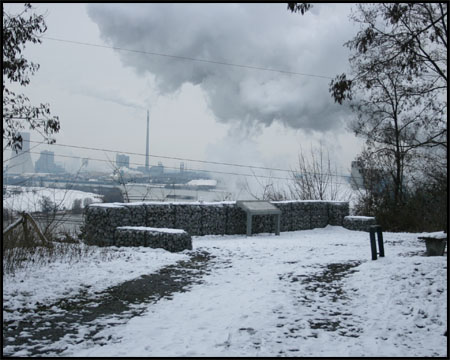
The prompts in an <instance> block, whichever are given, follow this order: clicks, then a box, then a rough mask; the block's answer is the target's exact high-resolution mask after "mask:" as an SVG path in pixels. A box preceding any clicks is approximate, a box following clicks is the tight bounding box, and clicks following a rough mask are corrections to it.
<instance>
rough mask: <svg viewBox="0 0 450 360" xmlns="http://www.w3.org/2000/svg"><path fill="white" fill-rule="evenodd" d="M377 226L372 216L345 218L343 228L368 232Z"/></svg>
mask: <svg viewBox="0 0 450 360" xmlns="http://www.w3.org/2000/svg"><path fill="white" fill-rule="evenodd" d="M371 225H376V221H375V218H374V217H372V216H345V217H344V221H343V224H342V226H343V227H345V228H346V229H349V230H357V231H367V232H369V230H370V226H371Z"/></svg>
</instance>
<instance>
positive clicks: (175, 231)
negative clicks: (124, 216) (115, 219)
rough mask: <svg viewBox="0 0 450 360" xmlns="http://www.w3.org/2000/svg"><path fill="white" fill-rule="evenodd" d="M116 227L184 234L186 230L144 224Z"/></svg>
mask: <svg viewBox="0 0 450 360" xmlns="http://www.w3.org/2000/svg"><path fill="white" fill-rule="evenodd" d="M117 229H120V230H137V231H150V232H160V233H167V234H185V233H186V231H184V230H182V229H169V228H154V227H146V226H119V227H117Z"/></svg>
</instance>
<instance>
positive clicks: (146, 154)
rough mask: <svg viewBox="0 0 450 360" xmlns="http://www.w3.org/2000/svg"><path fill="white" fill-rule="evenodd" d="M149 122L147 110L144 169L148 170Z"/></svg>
mask: <svg viewBox="0 0 450 360" xmlns="http://www.w3.org/2000/svg"><path fill="white" fill-rule="evenodd" d="M149 122H150V117H149V113H148V110H147V141H146V145H145V146H146V147H145V171H146V172H148V132H149Z"/></svg>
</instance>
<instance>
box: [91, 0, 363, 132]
mask: <svg viewBox="0 0 450 360" xmlns="http://www.w3.org/2000/svg"><path fill="white" fill-rule="evenodd" d="M314 7H315V9H314V11H313V12H308V13H307V14H305V15H304V16H301V15H299V14H292V13H290V12H289V11H288V10H287V9H286V4H168V3H167V4H105V3H103V4H89V5H88V6H87V9H88V14H89V16H90V18H91V19H92V20H93V21H94V22H95V23H96V24H97V25H98V27H99V29H100V33H101V36H102V38H103V39H104V40H105V41H106V42H107V43H109V44H111V45H113V46H115V47H120V48H126V49H136V50H140V51H146V52H155V53H163V54H171V55H179V56H184V57H191V58H196V59H210V60H213V61H219V62H229V63H234V64H244V65H249V66H254V67H264V68H270V69H281V70H287V71H293V72H301V73H311V74H317V75H325V76H330V77H333V76H334V75H335V74H338V73H340V72H343V71H345V70H346V61H347V53H346V50H345V49H344V48H343V47H342V44H343V43H344V42H345V41H347V40H349V39H350V38H351V35H352V34H353V31H354V30H353V29H352V28H351V26H350V24H348V21H347V19H346V16H347V15H346V14H347V13H348V10H349V7H348V6H347V5H344V4H324V5H320V4H316V5H314ZM119 53H120V57H121V61H122V62H123V63H124V64H125V65H126V66H130V67H132V68H134V69H135V71H136V72H137V73H139V74H145V73H147V72H148V73H151V74H153V75H154V76H155V81H156V84H157V86H158V89H159V91H160V92H161V93H162V94H167V93H172V92H175V91H177V90H179V89H180V88H181V86H182V85H183V84H184V83H191V84H194V85H199V86H201V88H202V90H203V91H204V94H205V96H206V100H207V103H208V106H209V107H210V109H211V110H212V112H213V114H214V115H215V117H216V119H217V120H219V121H221V122H235V123H241V124H243V125H244V126H246V127H248V128H253V127H258V126H261V125H263V126H270V125H271V124H272V123H273V122H274V121H279V122H280V123H282V124H284V125H286V126H288V127H291V128H294V129H302V130H304V131H320V132H323V131H337V130H338V129H342V128H343V126H342V125H343V121H342V120H343V119H344V118H345V117H346V116H347V115H348V111H347V109H345V108H343V107H341V106H338V105H336V104H334V102H333V100H332V99H331V96H330V94H329V92H328V86H329V79H323V78H317V77H307V76H299V75H288V74H282V73H278V72H270V71H261V70H255V69H244V68H239V67H229V66H222V65H217V64H211V63H206V62H197V61H188V60H182V59H175V58H170V57H161V56H154V55H145V54H138V53H133V52H125V51H120V52H119Z"/></svg>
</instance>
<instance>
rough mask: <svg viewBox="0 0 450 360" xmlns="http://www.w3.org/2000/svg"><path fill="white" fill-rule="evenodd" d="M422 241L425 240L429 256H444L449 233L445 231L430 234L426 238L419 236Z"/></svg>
mask: <svg viewBox="0 0 450 360" xmlns="http://www.w3.org/2000/svg"><path fill="white" fill-rule="evenodd" d="M419 239H420V240H425V246H426V248H427V255H428V256H442V255H444V251H445V245H447V233H444V232H443V231H439V232H434V233H428V234H427V235H425V236H419Z"/></svg>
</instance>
